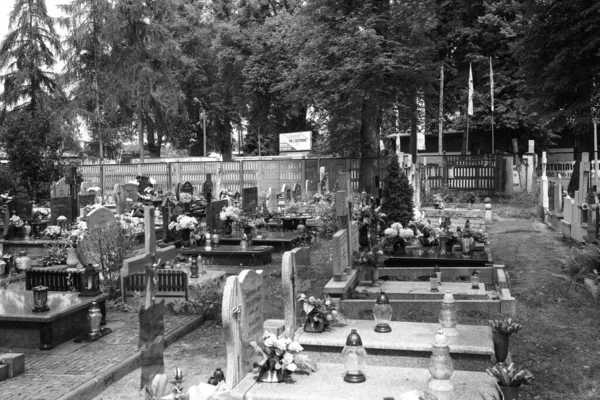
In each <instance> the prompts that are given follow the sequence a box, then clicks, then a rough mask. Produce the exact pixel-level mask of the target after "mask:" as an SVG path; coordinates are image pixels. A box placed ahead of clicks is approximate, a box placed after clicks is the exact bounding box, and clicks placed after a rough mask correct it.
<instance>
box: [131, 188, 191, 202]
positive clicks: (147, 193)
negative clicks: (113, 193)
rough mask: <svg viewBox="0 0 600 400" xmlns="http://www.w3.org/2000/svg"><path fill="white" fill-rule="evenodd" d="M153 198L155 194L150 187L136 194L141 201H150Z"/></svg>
mask: <svg viewBox="0 0 600 400" xmlns="http://www.w3.org/2000/svg"><path fill="white" fill-rule="evenodd" d="M186 194H187V193H186ZM153 197H155V194H154V188H153V187H152V186H146V188H145V189H144V193H138V198H140V199H142V200H143V201H150V200H152V198H153ZM180 197H181V196H180Z"/></svg>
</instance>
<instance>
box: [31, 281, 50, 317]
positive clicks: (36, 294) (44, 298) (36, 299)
mask: <svg viewBox="0 0 600 400" xmlns="http://www.w3.org/2000/svg"><path fill="white" fill-rule="evenodd" d="M31 290H32V292H33V309H32V310H31V311H33V312H46V311H49V310H50V307H48V288H47V287H46V286H42V285H38V286H36V287H34V288H33V289H31Z"/></svg>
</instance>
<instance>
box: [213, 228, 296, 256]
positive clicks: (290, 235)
mask: <svg viewBox="0 0 600 400" xmlns="http://www.w3.org/2000/svg"><path fill="white" fill-rule="evenodd" d="M241 240H242V237H241V235H234V236H232V237H223V236H221V243H220V244H221V245H231V246H238V245H239V244H240V242H241ZM252 242H253V244H254V246H271V247H273V251H274V252H276V253H283V252H284V251H288V250H292V249H293V248H295V247H298V246H299V245H300V243H301V242H302V234H301V233H298V232H264V233H263V234H262V235H260V238H259V235H256V236H252Z"/></svg>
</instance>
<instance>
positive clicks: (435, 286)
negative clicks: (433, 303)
mask: <svg viewBox="0 0 600 400" xmlns="http://www.w3.org/2000/svg"><path fill="white" fill-rule="evenodd" d="M429 282H431V291H432V292H439V289H438V277H437V274H436V273H435V271H432V272H431V276H430V277H429Z"/></svg>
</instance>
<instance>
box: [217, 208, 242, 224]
mask: <svg viewBox="0 0 600 400" xmlns="http://www.w3.org/2000/svg"><path fill="white" fill-rule="evenodd" d="M241 213H242V212H241V210H240V209H239V208H237V207H234V206H229V207H225V208H224V209H223V211H221V214H219V218H220V219H221V221H227V220H229V221H237V220H239V219H240V215H241Z"/></svg>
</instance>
